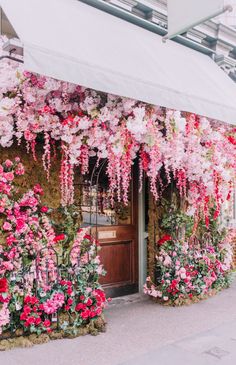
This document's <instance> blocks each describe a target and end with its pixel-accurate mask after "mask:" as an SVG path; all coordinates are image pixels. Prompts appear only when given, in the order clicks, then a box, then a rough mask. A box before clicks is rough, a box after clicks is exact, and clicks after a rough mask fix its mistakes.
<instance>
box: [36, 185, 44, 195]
mask: <svg viewBox="0 0 236 365" xmlns="http://www.w3.org/2000/svg"><path fill="white" fill-rule="evenodd" d="M34 193H35V194H39V195H43V189H42V187H41V185H40V184H36V185H35V186H34Z"/></svg>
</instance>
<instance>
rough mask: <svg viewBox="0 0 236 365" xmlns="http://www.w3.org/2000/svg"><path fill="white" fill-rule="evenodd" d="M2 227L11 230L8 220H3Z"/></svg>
mask: <svg viewBox="0 0 236 365" xmlns="http://www.w3.org/2000/svg"><path fill="white" fill-rule="evenodd" d="M2 228H3V229H4V231H11V230H12V225H11V224H10V223H8V222H4V224H3V226H2Z"/></svg>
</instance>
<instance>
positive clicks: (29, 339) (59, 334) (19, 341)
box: [0, 316, 106, 351]
mask: <svg viewBox="0 0 236 365" xmlns="http://www.w3.org/2000/svg"><path fill="white" fill-rule="evenodd" d="M105 331H106V322H105V319H104V317H103V316H100V317H99V318H97V319H95V320H92V321H91V322H90V323H89V324H87V325H85V326H81V327H78V328H76V329H73V328H72V327H71V328H67V330H66V331H63V330H59V331H57V330H55V331H52V332H51V333H48V334H47V333H42V334H40V335H37V334H35V333H33V334H30V335H29V336H19V337H12V338H8V339H6V338H5V339H2V340H0V351H6V350H11V349H13V348H16V347H22V348H26V347H32V346H33V345H41V344H43V343H47V342H49V341H50V340H59V339H63V338H69V339H73V338H76V337H80V336H85V335H87V334H91V335H93V336H96V335H98V334H99V333H100V332H105ZM21 333H22V331H20V330H19V331H18V334H19V335H20V334H21ZM4 335H8V336H9V335H10V333H7V334H6V333H5V334H3V335H1V338H3V336H4Z"/></svg>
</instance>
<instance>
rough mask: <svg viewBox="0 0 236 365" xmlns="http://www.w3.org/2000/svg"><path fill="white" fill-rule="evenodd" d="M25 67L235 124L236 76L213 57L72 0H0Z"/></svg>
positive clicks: (65, 79)
mask: <svg viewBox="0 0 236 365" xmlns="http://www.w3.org/2000/svg"><path fill="white" fill-rule="evenodd" d="M0 4H1V5H2V8H3V10H4V12H5V13H6V15H7V17H8V19H9V20H10V22H11V23H12V25H13V27H14V29H15V31H16V32H17V34H18V36H19V37H20V39H21V41H22V42H23V44H24V63H25V68H26V69H27V70H30V71H33V72H37V73H39V74H44V75H47V76H52V77H55V78H57V79H60V80H64V81H69V82H72V83H76V84H80V85H83V86H86V87H90V88H93V89H96V90H100V91H104V92H108V93H113V94H117V95H122V96H126V97H130V98H134V99H138V100H142V101H145V102H147V103H151V104H156V105H161V106H165V107H168V108H173V109H177V110H182V111H189V112H194V113H197V114H200V115H204V116H207V117H210V118H214V119H218V120H222V121H225V122H230V123H233V124H236V84H234V82H233V81H232V80H231V79H230V78H229V77H228V76H227V75H226V74H225V73H224V72H223V71H222V70H221V69H220V68H219V67H218V66H217V65H216V64H215V63H214V62H213V60H211V59H210V58H209V57H208V56H205V55H203V54H201V53H199V52H197V51H194V50H191V49H189V48H187V47H184V46H182V45H179V44H177V43H175V42H173V41H169V42H167V43H166V44H163V43H162V39H161V37H160V36H158V35H156V34H154V33H152V32H150V31H148V30H145V29H143V28H141V27H138V26H136V25H133V24H131V23H129V22H126V21H124V20H121V19H119V18H117V17H115V16H112V15H110V14H107V13H105V12H103V11H101V10H98V9H95V8H93V7H91V6H89V5H85V4H83V3H81V2H80V1H77V0H0Z"/></svg>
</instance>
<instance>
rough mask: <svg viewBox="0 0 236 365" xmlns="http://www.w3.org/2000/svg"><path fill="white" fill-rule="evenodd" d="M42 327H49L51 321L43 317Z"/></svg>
mask: <svg viewBox="0 0 236 365" xmlns="http://www.w3.org/2000/svg"><path fill="white" fill-rule="evenodd" d="M43 325H44V327H50V325H51V322H50V321H49V319H45V321H44V322H43Z"/></svg>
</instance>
